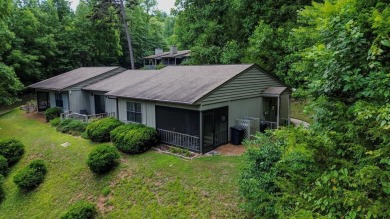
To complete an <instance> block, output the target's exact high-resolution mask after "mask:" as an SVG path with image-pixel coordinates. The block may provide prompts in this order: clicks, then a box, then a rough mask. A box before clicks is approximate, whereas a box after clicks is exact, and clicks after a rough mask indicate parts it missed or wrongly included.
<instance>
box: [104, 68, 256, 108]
mask: <svg viewBox="0 0 390 219" xmlns="http://www.w3.org/2000/svg"><path fill="white" fill-rule="evenodd" d="M252 66H253V65H249V64H242V65H203V66H168V67H165V68H163V69H161V70H159V73H158V74H156V75H154V76H153V77H148V78H147V79H146V80H136V81H134V80H128V81H127V83H126V85H124V86H123V87H121V88H119V89H115V90H112V91H110V92H108V93H106V95H110V96H118V97H127V98H134V99H143V100H156V101H164V102H173V103H183V104H194V103H195V102H196V101H198V100H199V99H201V98H202V97H204V96H205V95H207V94H208V93H210V92H211V91H213V90H214V89H216V88H218V87H219V86H221V85H222V84H224V83H225V82H227V81H229V80H230V79H232V78H233V77H235V76H236V75H238V74H240V73H241V72H243V71H245V70H247V69H249V68H250V67H252ZM143 75H146V74H143ZM144 77H145V78H146V77H147V76H144Z"/></svg>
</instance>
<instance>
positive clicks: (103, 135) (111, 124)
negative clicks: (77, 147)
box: [86, 117, 123, 142]
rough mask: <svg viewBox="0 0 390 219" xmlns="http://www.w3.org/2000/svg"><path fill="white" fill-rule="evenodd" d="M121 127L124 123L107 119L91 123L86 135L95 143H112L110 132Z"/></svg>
mask: <svg viewBox="0 0 390 219" xmlns="http://www.w3.org/2000/svg"><path fill="white" fill-rule="evenodd" d="M121 125H123V123H122V122H120V121H119V120H117V119H115V118H112V117H107V118H103V119H99V120H95V121H93V122H91V123H89V124H88V126H87V129H86V133H87V136H88V138H89V139H91V140H92V141H94V142H108V141H110V132H111V131H112V130H114V129H115V128H117V127H118V126H121Z"/></svg>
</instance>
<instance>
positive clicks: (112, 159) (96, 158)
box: [87, 145, 119, 174]
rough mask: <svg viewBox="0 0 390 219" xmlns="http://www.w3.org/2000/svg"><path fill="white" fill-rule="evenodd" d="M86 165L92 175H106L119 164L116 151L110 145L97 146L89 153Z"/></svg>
mask: <svg viewBox="0 0 390 219" xmlns="http://www.w3.org/2000/svg"><path fill="white" fill-rule="evenodd" d="M87 164H88V166H89V169H91V170H92V171H93V172H94V173H98V174H102V173H107V172H109V171H110V170H112V169H113V168H114V167H116V166H117V165H118V164H119V153H118V150H117V149H116V148H115V147H113V146H110V145H99V146H97V147H96V148H95V149H93V150H92V151H91V153H89V155H88V160H87Z"/></svg>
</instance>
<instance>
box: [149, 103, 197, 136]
mask: <svg viewBox="0 0 390 219" xmlns="http://www.w3.org/2000/svg"><path fill="white" fill-rule="evenodd" d="M199 114H200V112H199V111H194V110H186V109H178V108H173V107H164V106H156V128H157V129H164V130H167V131H172V132H178V133H182V134H187V135H192V136H199V125H200V123H199V118H200V117H199Z"/></svg>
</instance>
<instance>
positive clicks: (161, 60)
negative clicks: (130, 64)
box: [143, 46, 191, 69]
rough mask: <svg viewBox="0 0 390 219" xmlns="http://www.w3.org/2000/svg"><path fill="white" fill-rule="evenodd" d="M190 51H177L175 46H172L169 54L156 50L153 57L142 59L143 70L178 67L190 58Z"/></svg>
mask: <svg viewBox="0 0 390 219" xmlns="http://www.w3.org/2000/svg"><path fill="white" fill-rule="evenodd" d="M190 55H191V50H179V51H178V50H177V47H176V46H172V47H171V49H170V51H169V52H164V51H163V50H162V49H160V48H157V49H155V51H154V55H150V56H146V57H144V58H143V59H144V68H145V69H155V68H156V66H157V65H160V64H162V65H180V64H181V63H182V62H183V61H184V60H185V59H187V58H188V57H190Z"/></svg>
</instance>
